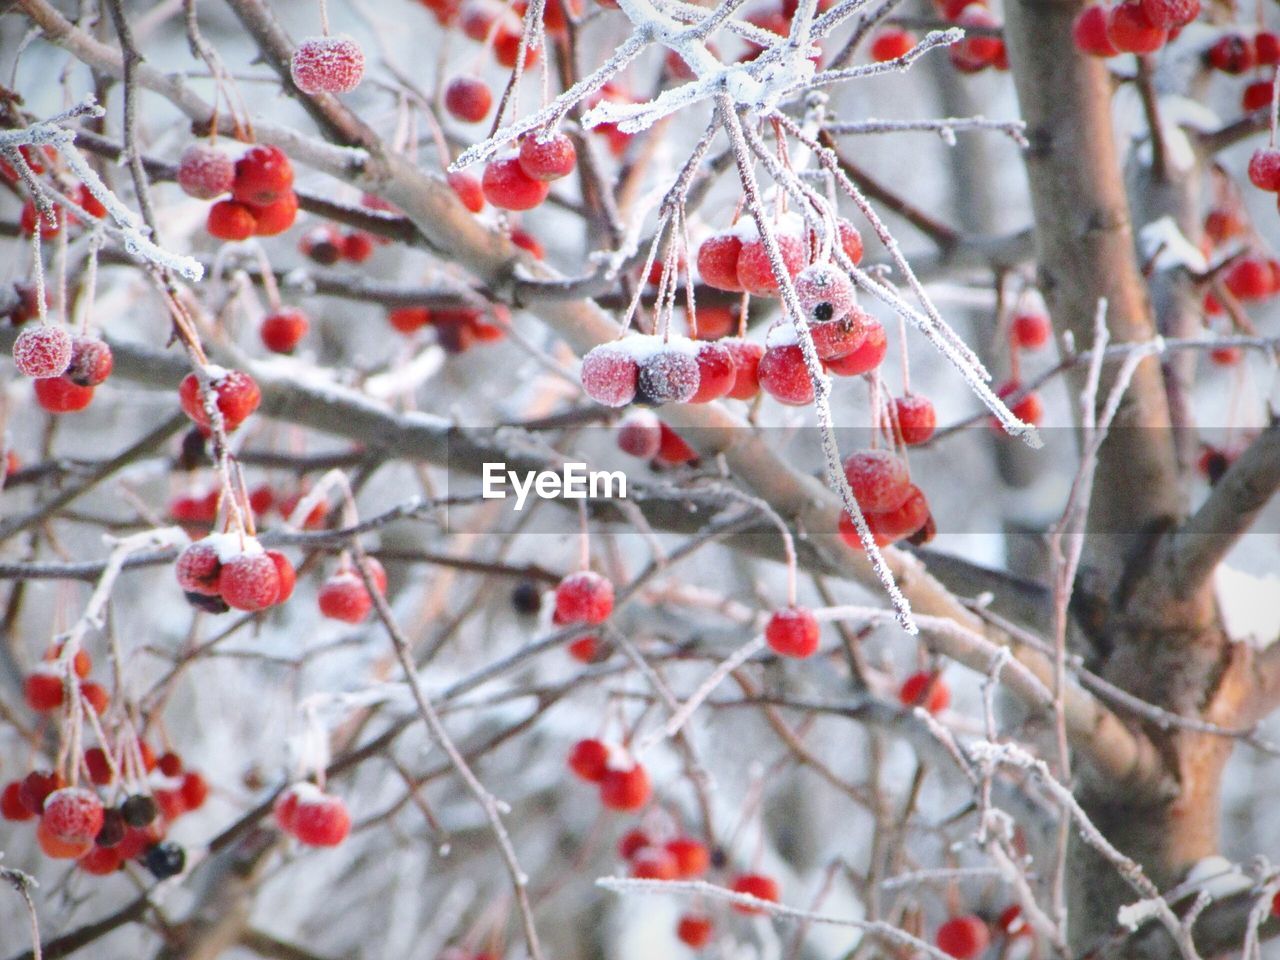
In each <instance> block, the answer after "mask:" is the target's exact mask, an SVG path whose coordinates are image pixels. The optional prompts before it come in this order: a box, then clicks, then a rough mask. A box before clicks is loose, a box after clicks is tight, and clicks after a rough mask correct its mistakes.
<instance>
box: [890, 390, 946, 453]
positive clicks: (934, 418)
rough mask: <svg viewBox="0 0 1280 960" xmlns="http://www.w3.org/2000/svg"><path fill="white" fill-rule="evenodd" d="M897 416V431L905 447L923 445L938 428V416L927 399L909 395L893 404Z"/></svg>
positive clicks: (917, 395) (912, 394)
mask: <svg viewBox="0 0 1280 960" xmlns="http://www.w3.org/2000/svg"><path fill="white" fill-rule="evenodd" d="M893 404H894V409H895V410H896V411H897V415H898V430H899V431H900V432H901V434H902V442H903V443H905V444H906V445H907V446H909V447H910V446H915V445H916V444H917V443H924V442H925V441H926V440H928V439H929V438H930V437H932V436H933V431H934V430H935V429H937V426H938V415H937V413H936V412H935V411H934V409H933V404H932V403H931V402H930V400H929V398H928V397H922V396H920V394H918V393H909V394H907V395H906V396H905V397H898V398H897V399H896V400H894V402H893Z"/></svg>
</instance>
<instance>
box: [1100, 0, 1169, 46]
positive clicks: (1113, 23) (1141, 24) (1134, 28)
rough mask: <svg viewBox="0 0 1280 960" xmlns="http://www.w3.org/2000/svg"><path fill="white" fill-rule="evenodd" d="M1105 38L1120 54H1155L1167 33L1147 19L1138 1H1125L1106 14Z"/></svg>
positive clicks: (1165, 38) (1162, 44) (1166, 37)
mask: <svg viewBox="0 0 1280 960" xmlns="http://www.w3.org/2000/svg"><path fill="white" fill-rule="evenodd" d="M1107 38H1108V39H1109V40H1110V41H1111V43H1112V45H1113V46H1115V48H1116V50H1118V51H1119V52H1120V53H1155V52H1156V51H1157V50H1159V49H1160V48H1161V47H1163V46H1164V43H1165V40H1167V39H1168V31H1166V30H1165V29H1163V28H1162V27H1157V26H1155V25H1154V24H1152V23H1151V21H1150V20H1148V19H1147V15H1146V13H1144V12H1143V9H1142V3H1141V2H1140V0H1125V2H1124V3H1119V4H1116V6H1114V7H1112V8H1111V12H1110V13H1108V14H1107Z"/></svg>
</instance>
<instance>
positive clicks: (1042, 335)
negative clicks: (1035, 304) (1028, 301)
mask: <svg viewBox="0 0 1280 960" xmlns="http://www.w3.org/2000/svg"><path fill="white" fill-rule="evenodd" d="M1052 333H1053V325H1052V324H1051V323H1050V322H1049V318H1048V317H1046V316H1045V315H1044V314H1043V313H1036V312H1027V313H1019V314H1017V315H1016V316H1015V317H1014V318H1013V322H1012V323H1011V324H1010V325H1009V337H1010V338H1011V339H1012V340H1013V342H1014V343H1015V344H1016V345H1017V346H1019V347H1021V348H1023V349H1024V350H1036V349H1038V348H1040V347H1043V346H1044V345H1045V344H1046V343H1048V342H1049V337H1050V335H1051V334H1052Z"/></svg>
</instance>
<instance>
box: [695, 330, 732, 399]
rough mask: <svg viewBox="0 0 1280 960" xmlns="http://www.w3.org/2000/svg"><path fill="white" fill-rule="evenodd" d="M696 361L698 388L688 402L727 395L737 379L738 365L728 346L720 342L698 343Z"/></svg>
mask: <svg viewBox="0 0 1280 960" xmlns="http://www.w3.org/2000/svg"><path fill="white" fill-rule="evenodd" d="M695 360H696V361H697V363H698V390H697V392H696V393H695V394H694V395H693V396H692V397H690V398H689V402H690V403H710V402H711V401H712V400H719V399H720V398H721V397H726V396H728V395H729V391H730V390H732V389H733V385H734V383H735V382H736V381H737V379H738V365H737V364H736V363H735V362H734V360H733V354H732V353H730V352H729V348H728V347H726V346H724V345H723V344H720V343H705V342H704V343H700V344H699V345H698V352H697V354H696V356H695Z"/></svg>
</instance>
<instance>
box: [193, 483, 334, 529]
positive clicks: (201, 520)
mask: <svg viewBox="0 0 1280 960" xmlns="http://www.w3.org/2000/svg"><path fill="white" fill-rule="evenodd" d="M305 495H306V490H305V489H301V488H300V489H297V490H295V491H294V492H293V493H291V494H288V495H287V496H281V495H280V494H279V492H278V491H276V490H274V489H273V488H272V487H271V485H270V484H267V483H263V484H259V485H258V486H256V487H254V488H253V489H252V490H250V491H249V495H248V503H249V508H250V509H251V510H252V511H253V515H254V516H255V517H257V518H259V519H261V518H262V517H264V516H266V515H267V514H268V513H271V512H272V511H275V512H277V513H278V514H279V515H280V516H281V517H283V518H286V519H287V518H289V517H290V516H292V515H293V511H294V509H295V508H296V507H297V506H298V504H299V503H300V502H301V501H302V498H303V497H304V496H305ZM221 497H222V490H221V488H220V487H212V488H210V489H208V490H204V491H199V490H197V491H193V492H190V493H184V494H182V495H181V496H177V497H174V498H173V500H171V501H170V502H169V516H170V517H172V518H173V519H174V520H175V521H177V522H178V523H180V524H182V525H183V528H184V529H185V530H186V531H187V532H188V533H189V534H190V535H191V536H193V537H194V536H197V535H201V534H203V533H207V532H208V529H209V527H211V526H213V524H214V523H215V522H217V519H218V506H219V503H220V502H221ZM328 515H329V502H328V500H326V499H324V498H321V499H320V500H319V501H317V502H316V504H315V506H313V507H312V508H311V511H310V512H309V513H308V514H307V516H306V517H305V518H304V519H303V522H302V524H301V526H302V528H303V529H304V530H319V529H321V528H323V527H324V521H325V518H326V517H327V516H328Z"/></svg>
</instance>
